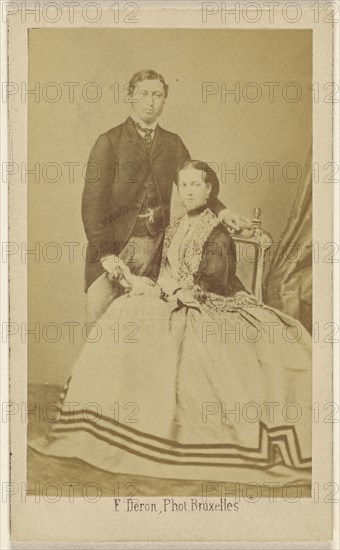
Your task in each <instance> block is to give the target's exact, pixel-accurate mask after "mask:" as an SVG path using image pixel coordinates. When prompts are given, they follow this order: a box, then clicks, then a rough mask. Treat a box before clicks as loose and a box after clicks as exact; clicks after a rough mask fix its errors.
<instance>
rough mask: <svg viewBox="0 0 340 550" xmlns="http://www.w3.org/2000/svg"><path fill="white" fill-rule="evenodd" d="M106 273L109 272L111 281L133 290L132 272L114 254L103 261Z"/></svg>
mask: <svg viewBox="0 0 340 550" xmlns="http://www.w3.org/2000/svg"><path fill="white" fill-rule="evenodd" d="M101 263H102V266H103V268H104V269H105V271H107V273H108V276H109V279H110V281H114V280H115V281H117V282H118V283H119V284H121V285H122V286H123V287H125V288H131V286H132V282H131V277H132V275H131V271H130V269H129V268H128V266H127V265H126V264H125V263H124V262H123V261H122V260H121V259H120V258H119V257H118V256H115V255H114V254H111V256H106V257H105V258H102V259H101Z"/></svg>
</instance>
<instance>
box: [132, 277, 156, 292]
mask: <svg viewBox="0 0 340 550" xmlns="http://www.w3.org/2000/svg"><path fill="white" fill-rule="evenodd" d="M130 282H131V288H130V289H127V292H128V296H140V295H142V294H154V289H155V286H156V283H155V282H154V281H153V280H152V279H149V278H148V277H138V276H137V275H131V278H130Z"/></svg>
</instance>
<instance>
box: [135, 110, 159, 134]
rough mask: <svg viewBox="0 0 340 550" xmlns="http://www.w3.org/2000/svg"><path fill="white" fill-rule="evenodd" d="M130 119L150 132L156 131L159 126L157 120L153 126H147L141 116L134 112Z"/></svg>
mask: <svg viewBox="0 0 340 550" xmlns="http://www.w3.org/2000/svg"><path fill="white" fill-rule="evenodd" d="M130 117H131V118H132V119H133V120H134V121H135V122H138V124H140V125H141V126H142V128H149V129H150V130H155V129H156V126H157V121H156V120H155V121H154V122H153V123H152V124H146V123H145V122H144V120H142V119H140V118H139V116H138V115H137V114H136V113H135V112H134V111H131V114H130Z"/></svg>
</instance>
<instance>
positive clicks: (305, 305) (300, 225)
mask: <svg viewBox="0 0 340 550" xmlns="http://www.w3.org/2000/svg"><path fill="white" fill-rule="evenodd" d="M264 295H265V297H266V298H265V299H266V303H267V304H268V305H270V306H272V307H275V308H278V309H280V310H281V311H283V312H285V313H287V314H289V315H291V316H292V317H294V318H295V319H298V320H299V321H301V323H302V324H303V325H304V326H305V327H306V328H307V330H309V331H310V332H311V331H312V150H311V149H310V150H309V152H308V155H307V160H306V164H305V168H304V173H303V176H302V178H301V182H300V185H299V188H298V191H297V196H296V200H295V202H294V205H293V208H292V211H291V214H290V217H289V219H288V223H287V226H286V228H285V230H284V232H283V234H282V238H281V241H280V243H279V246H278V249H277V251H276V253H275V254H274V258H273V261H272V263H271V265H270V267H269V270H268V273H267V276H266V279H265V283H264Z"/></svg>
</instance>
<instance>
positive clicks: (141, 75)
mask: <svg viewBox="0 0 340 550" xmlns="http://www.w3.org/2000/svg"><path fill="white" fill-rule="evenodd" d="M142 80H159V81H160V82H161V83H162V84H163V87H164V95H165V97H167V96H168V90H169V86H168V85H167V84H166V83H165V80H164V78H163V76H162V75H161V74H160V73H156V71H151V70H149V69H144V70H143V71H138V72H137V73H135V74H134V75H133V76H132V77H131V80H130V82H129V86H128V95H132V94H133V92H134V91H135V88H136V86H137V84H138V82H142Z"/></svg>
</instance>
